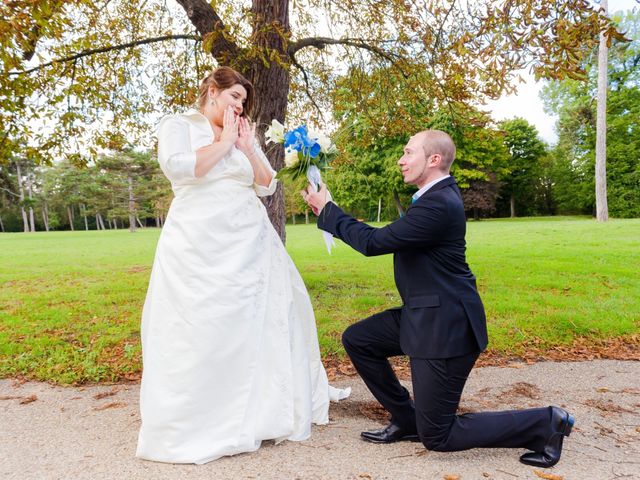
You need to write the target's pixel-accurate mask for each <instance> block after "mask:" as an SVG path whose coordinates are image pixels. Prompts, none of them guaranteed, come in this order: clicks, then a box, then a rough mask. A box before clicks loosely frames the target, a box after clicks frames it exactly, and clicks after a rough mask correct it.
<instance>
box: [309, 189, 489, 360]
mask: <svg viewBox="0 0 640 480" xmlns="http://www.w3.org/2000/svg"><path fill="white" fill-rule="evenodd" d="M318 228H321V229H322V230H325V231H327V232H330V233H332V234H333V235H335V236H336V237H338V238H339V239H341V240H342V241H343V242H345V243H347V244H348V245H350V246H351V247H353V248H354V249H355V250H357V251H359V252H360V253H362V254H364V255H366V256H372V255H384V254H386V253H393V254H394V255H393V270H394V275H395V281H396V286H397V288H398V292H400V297H401V298H402V302H403V305H402V307H401V309H400V310H401V320H400V347H401V348H402V350H403V352H404V353H405V354H407V355H409V356H410V357H415V358H431V359H435V358H451V357H457V356H460V355H464V354H467V353H471V352H473V351H482V350H484V349H485V348H486V346H487V325H486V318H485V313H484V307H483V305H482V301H481V300H480V296H479V295H478V290H477V288H476V279H475V276H474V275H473V273H472V272H471V270H470V269H469V265H467V262H466V259H465V250H466V244H465V239H464V236H465V232H466V217H465V214H464V207H463V204H462V197H461V195H460V190H458V186H457V185H456V182H455V180H454V179H453V177H449V178H447V179H445V180H441V181H440V182H438V183H436V184H435V185H434V186H433V187H432V188H430V189H429V190H428V191H427V192H426V193H425V194H423V195H422V196H421V197H420V198H419V199H418V200H417V201H416V202H415V203H414V204H413V205H411V207H409V209H408V210H407V213H406V215H405V216H404V217H402V218H400V219H399V220H396V221H395V222H393V223H391V224H389V225H387V226H385V227H383V228H374V227H371V226H369V225H367V224H365V223H362V222H359V221H357V220H356V219H355V218H353V217H351V216H350V215H347V214H346V213H344V212H343V211H342V210H341V209H340V208H339V207H338V206H337V205H336V204H335V203H332V202H329V203H327V205H326V206H325V207H324V209H323V210H322V212H321V213H320V216H319V217H318Z"/></svg>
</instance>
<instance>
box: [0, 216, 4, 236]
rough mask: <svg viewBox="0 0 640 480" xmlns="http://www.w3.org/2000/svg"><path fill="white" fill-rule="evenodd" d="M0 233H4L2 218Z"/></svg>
mask: <svg viewBox="0 0 640 480" xmlns="http://www.w3.org/2000/svg"><path fill="white" fill-rule="evenodd" d="M0 232H2V233H4V223H2V217H0Z"/></svg>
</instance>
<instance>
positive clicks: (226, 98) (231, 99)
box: [210, 84, 247, 126]
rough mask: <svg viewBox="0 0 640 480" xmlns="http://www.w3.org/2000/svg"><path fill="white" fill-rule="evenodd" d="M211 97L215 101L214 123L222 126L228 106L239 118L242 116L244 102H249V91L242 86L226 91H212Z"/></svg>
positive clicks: (234, 86) (237, 85)
mask: <svg viewBox="0 0 640 480" xmlns="http://www.w3.org/2000/svg"><path fill="white" fill-rule="evenodd" d="M210 95H211V97H212V99H213V100H215V104H214V109H213V122H214V123H215V124H216V125H219V126H222V119H223V118H224V111H225V110H226V108H227V107H228V106H231V108H233V112H234V113H235V114H236V115H237V116H241V115H242V113H243V112H244V102H245V101H246V100H247V90H246V89H245V88H244V87H243V86H242V85H240V84H235V85H233V86H232V87H229V88H226V89H224V90H216V89H212V90H211V92H210Z"/></svg>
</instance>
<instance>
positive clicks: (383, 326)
mask: <svg viewBox="0 0 640 480" xmlns="http://www.w3.org/2000/svg"><path fill="white" fill-rule="evenodd" d="M399 320H400V312H399V310H386V311H384V312H381V313H378V314H376V315H373V316H371V317H369V318H366V319H365V320H362V321H360V322H358V323H355V324H353V325H351V326H350V327H349V328H347V329H346V330H345V331H344V333H343V334H342V344H343V345H344V348H345V350H346V352H347V354H348V355H349V358H350V359H351V361H352V363H353V366H354V367H355V368H356V370H357V372H358V374H359V375H360V377H362V380H363V381H364V383H365V384H366V385H367V387H368V388H369V390H370V391H371V393H372V394H373V396H374V397H375V398H376V399H377V400H378V402H380V404H382V406H383V407H384V408H385V409H387V411H388V412H389V413H391V417H392V420H391V421H392V422H393V423H395V424H396V425H398V426H400V427H402V428H403V429H404V430H406V431H407V432H408V433H412V432H415V431H416V423H415V414H414V410H413V405H412V402H411V398H410V396H409V392H408V391H407V389H406V388H404V387H403V386H402V385H401V384H400V382H399V381H398V378H397V377H396V374H395V373H394V371H393V369H392V368H391V365H390V364H389V361H388V360H387V358H388V357H393V356H398V355H403V352H402V349H401V348H400V342H399V339H398V331H399V330H398V321H399Z"/></svg>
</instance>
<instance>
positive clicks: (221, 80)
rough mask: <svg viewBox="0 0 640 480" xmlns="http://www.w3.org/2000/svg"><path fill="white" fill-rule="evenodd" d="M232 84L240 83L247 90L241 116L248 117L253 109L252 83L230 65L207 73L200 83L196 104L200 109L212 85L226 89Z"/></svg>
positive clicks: (219, 88)
mask: <svg viewBox="0 0 640 480" xmlns="http://www.w3.org/2000/svg"><path fill="white" fill-rule="evenodd" d="M234 85H241V86H242V87H244V89H245V90H246V91H247V99H246V100H245V102H244V107H243V109H242V115H241V117H248V116H249V114H250V113H251V110H252V109H253V85H252V84H251V82H250V81H249V80H247V79H246V78H244V77H243V76H242V74H240V73H239V72H236V71H235V70H234V69H233V68H231V67H218V68H216V69H215V70H213V71H212V72H211V73H210V74H209V75H207V76H206V77H205V78H204V80H202V82H201V83H200V94H199V96H198V106H199V107H200V109H202V107H204V104H205V103H206V102H207V95H208V94H209V89H210V88H211V87H212V86H213V87H215V88H216V89H218V90H226V89H227V88H231V87H233V86H234Z"/></svg>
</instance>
